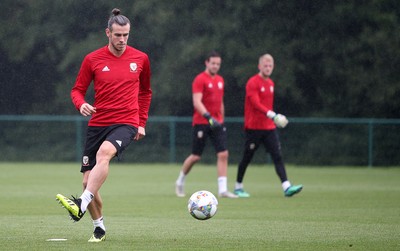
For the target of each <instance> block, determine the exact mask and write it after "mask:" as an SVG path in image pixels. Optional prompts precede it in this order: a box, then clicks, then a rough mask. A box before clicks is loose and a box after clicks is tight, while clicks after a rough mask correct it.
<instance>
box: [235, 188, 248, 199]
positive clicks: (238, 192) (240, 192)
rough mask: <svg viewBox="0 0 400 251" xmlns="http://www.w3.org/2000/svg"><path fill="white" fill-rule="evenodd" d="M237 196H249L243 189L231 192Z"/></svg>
mask: <svg viewBox="0 0 400 251" xmlns="http://www.w3.org/2000/svg"><path fill="white" fill-rule="evenodd" d="M233 192H234V193H235V194H236V195H237V196H239V198H249V197H250V194H249V193H248V192H246V191H245V190H243V189H241V188H240V189H235V191H233Z"/></svg>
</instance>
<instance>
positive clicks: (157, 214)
mask: <svg viewBox="0 0 400 251" xmlns="http://www.w3.org/2000/svg"><path fill="white" fill-rule="evenodd" d="M179 170H180V165H169V164H118V163H112V164H111V168H110V174H109V177H108V179H107V181H106V183H105V184H104V185H103V187H102V190H101V193H102V196H103V200H104V218H105V224H106V227H107V240H106V241H105V242H103V243H88V242H87V240H88V239H89V237H90V235H91V232H92V230H93V229H92V223H91V220H90V217H89V214H87V215H85V217H84V218H83V219H82V220H81V221H80V222H78V223H73V222H72V221H70V220H68V215H67V212H66V210H65V209H63V208H61V207H60V205H59V204H58V203H57V202H56V200H55V195H56V194H57V193H62V194H64V195H67V196H68V195H70V194H73V195H80V194H81V174H80V173H79V165H78V164H60V163H43V164H39V163H34V164H32V163H0V172H1V175H0V187H1V190H0V222H1V228H0V233H1V235H0V243H1V247H0V249H1V250H78V249H79V250H400V182H399V180H400V168H354V167H324V168H317V167H295V166H288V167H287V172H288V175H289V178H290V180H291V181H292V183H294V184H299V183H301V184H303V185H304V189H303V191H302V192H301V193H300V194H298V195H295V196H294V197H292V198H285V197H284V196H283V192H282V189H281V187H280V184H279V180H278V177H277V176H276V174H275V171H274V169H273V167H272V166H271V165H266V166H255V165H251V166H250V167H249V169H248V171H247V175H246V177H245V188H246V190H247V191H248V192H249V193H250V194H251V198H246V199H219V208H218V212H217V214H216V215H215V216H214V218H212V219H210V220H207V221H198V220H195V219H194V218H192V217H191V216H190V215H189V213H188V212H187V200H188V198H189V196H190V194H191V193H192V192H195V191H197V190H202V189H206V190H209V191H211V192H213V193H214V194H217V178H216V168H215V167H214V166H207V165H196V166H195V167H194V169H193V170H192V172H191V173H190V175H189V176H188V178H187V182H186V192H187V196H186V198H177V197H175V193H174V182H175V179H176V177H177V175H178V172H179ZM235 176H236V166H234V165H232V166H230V168H229V180H228V181H229V188H230V189H232V188H233V184H234V180H235ZM48 239H66V240H61V241H47V240H48Z"/></svg>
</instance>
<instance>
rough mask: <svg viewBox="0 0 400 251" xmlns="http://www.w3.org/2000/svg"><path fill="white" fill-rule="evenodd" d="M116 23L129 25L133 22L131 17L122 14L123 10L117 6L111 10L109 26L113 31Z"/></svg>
mask: <svg viewBox="0 0 400 251" xmlns="http://www.w3.org/2000/svg"><path fill="white" fill-rule="evenodd" d="M115 23H117V24H119V25H121V26H125V25H127V24H129V25H130V24H131V22H130V21H129V19H128V18H127V17H126V16H124V15H121V10H120V9H117V8H114V9H113V10H112V11H111V16H110V18H109V19H108V26H107V27H108V29H110V31H112V25H113V24H115Z"/></svg>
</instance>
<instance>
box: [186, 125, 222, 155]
mask: <svg viewBox="0 0 400 251" xmlns="http://www.w3.org/2000/svg"><path fill="white" fill-rule="evenodd" d="M208 137H210V139H211V142H212V144H213V145H214V149H215V152H216V153H219V152H223V151H225V150H226V127H225V126H224V125H222V126H221V127H219V128H215V129H211V127H210V126H209V125H194V126H193V148H192V154H195V155H199V156H201V155H202V154H203V150H204V147H205V145H206V141H207V138H208Z"/></svg>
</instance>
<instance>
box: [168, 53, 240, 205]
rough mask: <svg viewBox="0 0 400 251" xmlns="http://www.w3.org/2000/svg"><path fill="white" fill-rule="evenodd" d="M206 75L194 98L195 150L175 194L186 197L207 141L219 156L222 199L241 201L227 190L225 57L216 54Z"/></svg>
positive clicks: (200, 78)
mask: <svg viewBox="0 0 400 251" xmlns="http://www.w3.org/2000/svg"><path fill="white" fill-rule="evenodd" d="M205 65H206V69H205V71H204V72H202V73H200V74H199V75H197V76H196V78H195V79H194V80H193V83H192V98H193V106H194V113H193V123H192V125H193V148H192V153H191V154H190V155H189V156H188V157H187V158H186V159H185V161H184V162H183V166H182V170H181V171H180V173H179V176H178V179H177V180H176V182H175V193H176V195H177V196H178V197H184V196H185V193H184V183H185V179H186V176H187V175H188V174H189V172H190V170H191V169H192V167H193V165H194V164H195V163H197V162H198V161H200V159H201V155H202V153H203V150H204V147H205V144H206V140H207V138H210V139H211V142H212V143H213V145H214V149H215V151H216V153H217V171H218V195H219V197H225V198H237V197H238V196H237V195H235V194H233V193H231V192H229V191H228V188H227V173H228V150H227V148H226V128H225V126H224V124H223V123H224V115H225V107H224V101H223V96H224V79H223V78H222V77H221V76H220V75H218V71H219V69H220V67H221V56H220V55H219V54H218V53H217V52H215V51H213V52H211V53H210V54H209V55H208V57H207V59H206V61H205Z"/></svg>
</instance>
